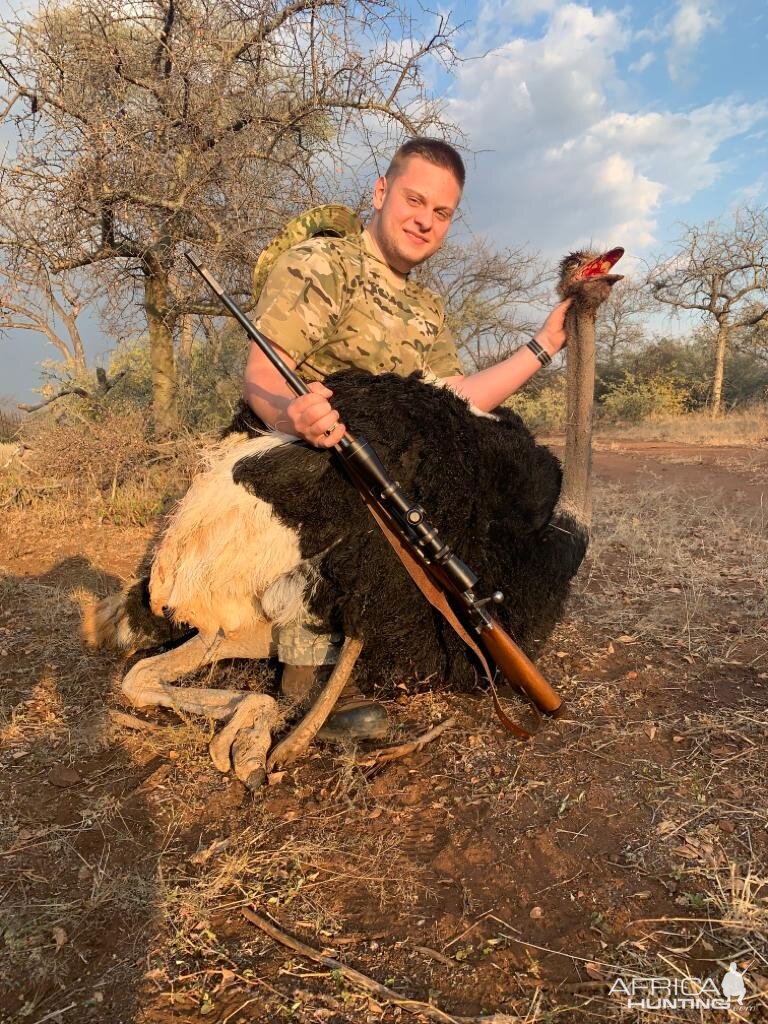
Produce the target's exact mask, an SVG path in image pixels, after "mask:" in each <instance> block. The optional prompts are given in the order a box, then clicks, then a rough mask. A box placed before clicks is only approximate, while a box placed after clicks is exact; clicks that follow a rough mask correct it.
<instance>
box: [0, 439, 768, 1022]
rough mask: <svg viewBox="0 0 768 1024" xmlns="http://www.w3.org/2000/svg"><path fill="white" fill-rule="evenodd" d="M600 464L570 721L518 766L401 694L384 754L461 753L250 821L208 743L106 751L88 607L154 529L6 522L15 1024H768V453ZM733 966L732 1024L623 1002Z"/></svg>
mask: <svg viewBox="0 0 768 1024" xmlns="http://www.w3.org/2000/svg"><path fill="white" fill-rule="evenodd" d="M595 464H596V473H597V488H596V523H595V538H594V542H593V545H592V549H591V553H590V557H589V561H588V563H586V564H585V566H584V567H583V570H582V574H581V576H580V580H579V585H578V587H577V589H576V592H575V594H574V598H573V600H572V603H571V608H570V613H569V617H568V619H567V621H566V622H565V623H564V624H563V625H562V626H561V628H560V629H559V632H558V634H557V636H556V637H555V638H554V641H553V643H552V645H551V646H550V647H549V649H548V651H547V652H546V654H545V655H544V656H543V659H542V665H543V668H544V670H545V672H546V674H547V675H548V677H549V678H550V679H551V681H552V682H553V683H554V684H555V685H556V686H557V688H558V689H559V690H560V691H561V692H562V693H563V694H564V695H565V696H566V698H567V701H568V710H567V713H566V714H565V715H564V716H563V717H561V718H560V719H558V720H557V721H553V722H547V723H545V724H544V725H543V727H542V729H541V731H540V732H539V734H538V735H537V736H536V738H535V739H534V740H533V741H532V742H530V743H528V744H527V745H524V744H521V743H519V742H517V741H515V740H510V739H509V738H507V736H506V735H504V734H503V733H502V732H501V731H500V730H499V728H498V727H497V725H496V722H495V719H494V715H493V712H492V709H491V705H490V702H489V701H488V700H487V699H486V698H485V697H484V696H481V695H480V696H478V697H477V698H476V699H467V698H466V697H457V696H455V695H452V694H450V693H447V692H425V691H422V692H418V691H415V692H405V691H404V692H403V694H402V697H401V698H400V699H399V700H398V701H396V702H394V704H393V706H392V707H391V712H392V717H393V718H394V720H395V722H396V723H397V729H396V734H395V735H396V737H408V736H411V735H414V734H416V733H418V732H421V731H423V730H424V729H426V728H428V727H429V726H430V725H432V724H434V723H436V722H439V721H441V720H443V719H444V718H446V717H447V716H449V715H455V716H456V719H457V721H456V725H455V726H454V727H453V728H452V729H450V730H449V731H447V732H446V733H444V734H443V735H442V736H441V737H440V738H439V739H438V740H437V741H435V743H434V744H432V745H430V746H428V747H426V748H425V749H424V750H423V751H422V752H421V753H420V754H418V755H417V756H413V757H411V758H410V759H406V760H402V761H399V762H395V763H394V764H392V765H390V766H389V767H386V768H379V769H375V770H371V769H369V768H365V767H361V766H360V764H359V763H358V759H359V754H360V752H359V751H355V750H352V749H350V750H341V751H339V750H334V749H332V748H329V747H322V746H318V747H316V748H314V750H313V752H312V753H311V755H310V756H309V757H307V758H306V759H304V760H303V761H302V762H301V763H300V764H299V766H298V767H297V768H296V769H295V770H291V771H289V772H287V773H286V774H285V776H284V777H283V778H282V780H281V781H279V782H278V783H277V784H275V785H273V786H271V787H269V788H268V789H266V790H265V791H263V792H262V793H260V794H259V795H257V796H256V797H255V798H254V797H252V796H250V795H249V794H247V793H246V791H245V790H244V788H243V787H242V786H241V785H240V784H239V783H238V782H236V781H235V780H233V779H232V778H229V777H224V776H221V775H219V774H218V773H217V772H216V771H215V769H214V768H213V767H212V765H211V763H210V761H209V758H208V754H207V750H206V742H207V740H208V738H209V729H208V727H207V725H206V724H205V723H203V722H200V721H187V722H182V721H180V720H179V719H178V718H176V717H175V716H174V715H172V714H170V713H168V714H165V713H157V714H153V715H147V716H145V717H146V719H147V720H148V721H150V722H152V723H153V725H154V728H152V729H150V730H143V731H131V730H128V729H127V728H125V727H123V726H122V725H116V724H115V723H114V721H113V720H112V719H110V716H109V712H110V710H114V709H117V708H120V706H121V702H120V698H119V696H118V693H117V687H118V684H119V680H120V677H121V674H122V672H123V671H124V666H122V665H121V664H120V663H119V662H118V660H117V659H116V658H115V657H112V656H106V655H95V654H93V653H86V652H84V651H83V650H82V649H81V647H80V644H79V641H78V621H79V616H78V605H77V602H76V593H75V592H76V590H77V588H81V589H83V590H86V591H91V592H93V593H97V594H103V593H106V592H108V591H110V590H112V589H115V588H116V587H117V586H118V585H119V582H120V580H121V579H124V578H126V577H127V576H129V575H130V573H131V572H132V570H133V569H134V567H135V566H136V564H137V563H138V561H139V558H140V556H141V554H142V551H143V549H144V545H145V543H146V541H147V538H148V536H149V533H150V531H149V529H146V530H136V529H128V528H124V529H119V528H117V527H115V526H109V525H102V526H98V525H90V524H86V525H84V524H82V523H80V522H77V521H72V522H69V523H66V524H61V523H59V524H56V523H53V522H51V521H49V520H46V519H45V518H44V517H42V516H36V515H35V511H34V509H28V510H26V511H25V512H23V513H18V512H15V511H14V510H11V511H10V512H8V511H6V513H5V515H6V520H5V522H4V524H3V526H2V529H3V535H2V541H1V542H0V565H2V567H3V573H4V575H3V576H2V577H0V676H1V677H2V693H1V695H0V700H1V702H2V703H1V705H0V737H1V738H2V750H1V752H0V769H1V771H0V786H1V787H2V789H1V791H0V800H1V801H2V802H1V804H0V807H2V811H1V812H0V826H1V831H0V901H1V902H0V915H1V916H0V935H1V936H2V941H0V957H1V959H0V1021H3V1022H10V1021H21V1022H28V1024H41V1022H43V1021H45V1022H47V1021H56V1022H63V1024H70V1022H72V1024H74V1022H78V1024H79V1022H91V1021H109V1022H114V1024H117V1022H123V1024H127V1022H129V1021H131V1022H136V1024H170V1022H171V1021H174V1022H185V1021H189V1022H193V1021H194V1022H197V1021H203V1020H204V1021H209V1022H211V1024H238V1022H245V1021H256V1022H273V1021H275V1022H279V1021H295V1022H307V1024H310V1022H316V1021H317V1022H326V1024H342V1022H371V1024H391V1022H394V1021H410V1020H413V1021H416V1022H418V1021H426V1020H428V1019H430V1018H428V1017H427V1016H426V1015H425V1013H424V1012H423V1007H422V1008H421V1009H420V1008H419V1005H418V1004H417V1003H410V1004H409V1003H408V1002H407V1001H408V1000H416V1001H420V1003H421V1004H424V1003H430V1004H432V1006H433V1007H434V1008H439V1010H440V1011H442V1014H443V1016H442V1017H439V1015H438V1014H437V1009H435V1011H434V1012H433V1015H432V1018H431V1019H442V1020H444V1021H455V1020H473V1021H474V1020H479V1019H483V1018H486V1019H490V1020H493V1021H496V1022H512V1021H515V1022H517V1021H520V1022H523V1021H526V1022H532V1021H564V1022H570V1021H575V1022H581V1021H584V1022H588V1021H655V1022H662V1021H664V1022H666V1021H670V1020H684V1019H691V1020H697V1021H708V1020H725V1019H728V1020H745V1021H765V1020H768V807H767V806H766V787H765V778H766V774H768V754H767V753H766V749H765V738H766V724H767V721H768V716H767V714H766V705H767V704H768V614H767V613H768V600H767V599H766V590H765V587H766V580H767V579H768V511H767V507H768V505H767V502H766V498H768V449H766V448H765V447H762V448H750V449H746V448H727V449H726V448H723V449H711V448H710V449H706V450H705V451H702V450H700V449H696V448H684V447H680V446H672V445H658V444H655V445H650V444H649V445H642V444H638V443H632V444H624V445H622V446H619V445H618V444H611V443H610V442H601V443H600V444H599V445H598V451H597V453H596V457H595ZM496 582H498V583H499V584H501V585H503V581H496ZM272 675H273V667H272V666H262V667H261V668H259V667H256V668H255V667H254V666H253V665H250V666H249V665H243V664H235V665H229V666H220V667H218V668H217V669H216V670H215V671H214V672H207V673H206V674H205V678H206V679H210V678H211V677H213V678H215V680H216V682H217V684H218V685H227V684H232V685H238V686H242V687H247V686H262V685H270V684H271V679H272ZM511 703H512V702H511ZM124 710H125V709H124ZM243 908H253V909H255V910H256V911H257V912H258V913H260V914H262V915H268V916H269V917H271V919H272V920H273V921H274V922H275V923H276V924H277V925H278V926H279V927H280V928H281V929H282V930H283V931H284V932H286V933H288V934H290V935H292V936H294V937H297V938H299V939H301V940H303V941H304V942H306V943H307V944H309V945H310V946H312V947H314V948H315V949H317V950H322V951H324V952H325V953H326V954H327V955H330V956H333V957H334V958H335V959H336V960H338V961H340V962H342V963H343V964H345V965H347V966H350V967H354V968H356V969H357V970H359V971H361V972H362V973H363V974H365V975H368V976H369V977H370V978H373V979H375V980H376V981H378V982H380V983H383V984H386V985H387V986H389V987H390V988H391V989H394V990H396V991H397V992H398V993H400V995H401V997H402V1002H401V1003H400V1004H399V1005H398V1004H397V1003H396V1002H393V1001H386V1000H384V999H382V998H380V997H378V996H372V995H369V994H366V993H365V992H364V991H363V990H362V989H361V988H360V987H359V986H358V985H357V984H356V983H354V982H351V981H349V980H348V979H347V978H345V976H344V975H343V974H342V973H341V972H340V971H339V970H338V969H336V968H332V967H328V966H326V965H323V964H319V963H316V962H313V961H311V960H310V959H308V958H307V957H305V956H302V955H299V954H296V953H294V952H292V951H291V950H289V949H288V948H286V947H284V946H282V945H280V944H278V943H277V942H275V941H274V940H273V939H271V938H269V937H267V936H266V935H265V934H264V933H263V932H262V931H260V930H259V929H258V928H256V927H255V926H254V925H253V924H252V923H249V922H248V921H247V920H246V919H245V918H244V916H243V914H242V909H243ZM731 962H735V963H737V964H738V965H739V969H740V970H741V971H743V972H745V973H744V981H745V985H746V997H745V999H744V1001H743V1005H741V1006H739V1005H737V1004H736V1002H733V1004H732V1007H731V1009H730V1010H728V1011H725V1010H697V1011H690V1012H689V1011H687V1010H685V1009H683V1008H680V1007H678V1008H677V1009H656V1010H643V1009H638V1008H628V1007H627V997H626V995H617V994H614V995H611V994H610V988H611V986H612V985H613V984H614V982H615V981H616V979H618V978H621V979H623V980H624V982H625V983H626V985H627V987H629V986H630V985H631V983H632V980H633V979H635V980H637V979H640V978H664V979H677V980H678V981H680V980H681V979H686V978H689V979H690V978H701V979H709V978H711V979H714V982H715V983H716V984H717V985H719V984H720V981H721V979H722V978H723V975H724V972H725V971H726V970H727V968H728V965H729V964H730V963H731ZM638 984H639V982H638ZM670 984H671V982H670ZM709 994H710V995H711V994H712V993H711V992H710V993H709ZM638 998H639V997H638Z"/></svg>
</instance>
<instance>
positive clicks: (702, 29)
mask: <svg viewBox="0 0 768 1024" xmlns="http://www.w3.org/2000/svg"><path fill="white" fill-rule="evenodd" d="M719 24H720V19H719V18H718V17H716V16H715V15H714V14H713V13H712V11H711V10H710V8H709V5H708V4H706V3H702V2H701V0H679V3H678V6H677V10H676V11H675V14H674V16H673V18H672V20H671V21H670V23H669V27H668V30H667V34H668V35H669V38H670V44H669V49H668V50H667V67H668V69H669V76H670V78H672V79H673V80H677V79H679V78H681V77H682V76H683V75H684V74H685V72H686V71H687V69H688V66H689V64H690V61H691V60H692V59H693V55H694V52H695V50H696V48H697V47H698V45H699V43H700V42H701V40H702V39H703V38H704V35H705V33H706V31H707V30H708V29H710V28H716V27H717V26H718V25H719Z"/></svg>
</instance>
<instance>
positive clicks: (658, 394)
mask: <svg viewBox="0 0 768 1024" xmlns="http://www.w3.org/2000/svg"><path fill="white" fill-rule="evenodd" d="M690 408H691V392H690V389H689V388H688V387H687V386H686V384H685V383H684V382H683V381H682V380H681V379H680V378H677V377H673V376H669V377H666V376H662V375H661V374H655V375H653V376H650V377H646V376H641V375H640V374H633V373H629V372H628V371H626V370H625V371H624V376H623V378H622V379H621V380H620V381H617V382H614V383H611V384H609V385H608V387H607V389H606V391H605V392H604V394H603V396H602V400H601V402H600V406H599V416H600V418H601V419H605V420H608V421H609V422H611V423H618V422H620V421H621V422H629V423H638V422H640V420H647V419H653V418H654V417H658V416H682V415H683V413H685V412H687V411H688V410H689V409H690Z"/></svg>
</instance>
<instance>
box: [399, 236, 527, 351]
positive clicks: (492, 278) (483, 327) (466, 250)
mask: <svg viewBox="0 0 768 1024" xmlns="http://www.w3.org/2000/svg"><path fill="white" fill-rule="evenodd" d="M419 275H420V277H421V278H422V279H423V280H424V281H425V282H426V283H427V284H428V285H429V286H430V287H431V288H434V289H435V291H437V292H438V293H439V294H441V295H442V296H443V298H444V301H445V310H446V321H447V324H448V326H449V328H450V329H451V331H452V333H453V336H454V338H455V340H456V347H457V348H458V350H459V352H460V354H461V355H462V356H463V358H464V360H465V361H466V362H468V363H469V364H471V366H472V367H474V368H475V369H481V368H482V367H484V366H489V365H491V364H492V363H496V362H498V361H499V360H500V359H503V358H505V357H506V356H508V355H510V354H511V352H512V351H513V350H514V349H515V348H516V347H517V345H519V343H520V338H521V336H526V337H527V336H528V335H530V334H531V332H532V331H533V330H534V329H535V326H536V323H537V322H538V318H537V315H536V313H535V312H534V310H533V308H532V307H534V306H535V305H536V304H537V303H539V302H541V301H542V299H543V297H544V294H545V292H546V290H547V289H546V288H545V286H544V285H543V284H542V276H543V272H542V269H541V266H540V264H539V259H538V256H537V254H536V253H531V252H528V251H527V250H525V249H522V248H521V249H503V250H501V251H496V250H494V249H493V248H491V246H489V245H488V244H487V242H485V241H483V240H481V239H473V240H472V241H470V242H468V243H467V244H466V245H459V244H449V245H445V246H443V248H442V249H441V250H440V251H439V252H437V253H436V254H435V255H434V256H432V258H431V259H430V260H429V262H428V263H426V264H425V265H424V267H423V268H421V269H420V271H419Z"/></svg>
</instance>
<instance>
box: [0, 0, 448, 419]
mask: <svg viewBox="0 0 768 1024" xmlns="http://www.w3.org/2000/svg"><path fill="white" fill-rule="evenodd" d="M398 17H399V15H398V12H397V11H396V10H395V9H394V8H393V7H392V6H391V5H390V3H389V2H388V0H253V2H252V3H247V4H246V3H243V2H242V0H136V2H135V3H132V4H129V5H125V4H124V3H121V2H120V0H71V2H66V0H43V3H42V6H41V7H40V9H39V11H38V13H37V14H35V15H34V16H29V17H25V18H23V19H22V20H19V21H18V22H17V23H15V24H14V25H11V26H6V27H7V29H8V30H9V32H10V34H11V36H12V44H13V45H12V49H11V50H10V51H9V53H8V54H7V55H6V56H5V58H4V59H3V60H2V61H1V62H0V81H1V82H4V95H0V110H5V111H6V114H5V118H6V120H8V119H9V118H10V119H12V120H13V122H14V123H15V125H16V127H17V130H18V146H17V149H16V153H15V158H14V159H13V160H12V161H11V162H8V163H7V164H6V166H5V167H4V168H3V172H2V181H1V182H0V188H2V192H3V194H4V198H5V200H6V205H5V210H6V213H7V215H5V214H0V246H2V247H4V248H5V249H6V251H7V252H11V253H16V254H18V253H27V254H31V255H32V256H34V257H35V258H37V259H39V260H40V261H41V262H43V263H44V264H45V266H46V268H47V269H48V270H49V271H50V272H52V273H54V274H60V273H63V272H67V271H73V270H76V269H88V271H89V272H90V273H91V274H93V275H94V278H95V279H98V280H99V282H100V284H101V288H102V292H103V294H108V295H110V296H111V297H112V298H113V299H114V301H115V302H116V303H118V304H119V303H122V304H123V307H124V308H127V307H126V303H128V302H129V301H131V300H133V298H134V296H135V298H137V299H138V303H139V305H140V306H141V308H142V310H143V314H144V316H145V318H146V324H147V333H148V336H149V344H150V359H151V364H152V373H153V405H154V419H155V423H156V426H157V427H158V428H159V429H168V428H170V427H172V426H173V425H174V421H175V417H176V366H175V353H174V340H175V338H176V337H177V336H178V333H179V331H180V327H181V323H180V320H181V317H182V316H183V315H185V314H190V313H191V314H197V315H209V314H218V313H219V312H220V310H219V309H217V308H215V306H213V305H212V304H211V302H210V300H209V298H208V296H205V297H204V298H200V296H201V294H202V292H201V288H200V285H199V282H198V281H196V280H193V278H192V277H191V276H190V273H189V271H188V269H187V267H186V265H185V261H184V260H183V258H182V257H183V251H184V250H185V249H187V248H189V249H192V250H196V251H197V252H198V254H202V255H204V257H205V260H206V262H208V263H209V264H212V265H213V266H214V268H215V269H216V270H217V272H218V273H219V274H220V275H223V276H224V278H225V283H226V284H227V285H228V286H229V287H230V288H231V289H232V290H234V291H235V292H238V291H239V292H241V293H247V282H248V280H249V274H248V269H249V268H250V266H252V264H253V262H254V261H255V259H256V257H257V255H258V253H259V251H260V250H261V248H262V246H263V244H264V243H265V241H267V240H268V239H269V238H271V237H272V236H273V235H274V234H276V233H277V231H278V230H279V228H280V227H281V226H282V225H283V224H284V222H285V220H286V219H287V218H288V217H289V216H292V215H293V214H295V213H296V212H298V211H299V210H301V209H303V208H305V207H306V206H308V205H313V204H314V203H316V202H318V201H323V200H325V199H327V198H329V196H331V195H333V196H334V197H335V198H338V192H339V179H340V177H341V176H342V175H343V174H344V173H345V172H346V171H347V170H348V169H350V168H352V167H354V166H355V165H356V164H357V163H359V161H360V160H361V154H362V153H363V152H364V151H368V152H370V149H371V148H372V147H376V146H381V147H386V148H390V147H391V144H392V138H391V136H392V135H393V134H395V135H400V136H401V135H402V134H404V133H409V134H415V133H418V132H422V131H425V130H432V131H433V132H435V131H437V132H440V133H443V134H444V133H445V132H444V126H443V125H442V124H441V121H440V114H439V110H438V109H437V107H436V106H435V105H434V104H431V103H429V102H428V101H427V99H426V97H425V92H424V88H423V82H422V78H421V71H420V68H421V65H422V62H423V61H424V60H425V59H427V58H430V59H437V60H443V61H450V60H451V59H452V53H451V47H450V33H449V31H448V29H447V27H446V24H445V22H444V21H443V20H439V22H438V24H437V26H436V28H435V31H434V33H433V34H432V35H431V36H430V37H429V38H428V39H426V40H425V41H424V42H423V43H419V42H415V41H414V39H415V33H413V32H412V31H410V29H411V28H412V26H410V27H409V26H408V25H407V24H402V23H400V22H399V21H398ZM348 181H349V179H348ZM349 187H350V188H353V184H352V182H351V181H349ZM135 333H136V334H137V335H138V334H140V333H142V331H141V329H140V328H139V329H137V330H136V332H135ZM183 338H184V340H183V344H185V345H186V344H187V343H188V340H189V326H188V325H187V326H186V327H185V328H184V332H183Z"/></svg>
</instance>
